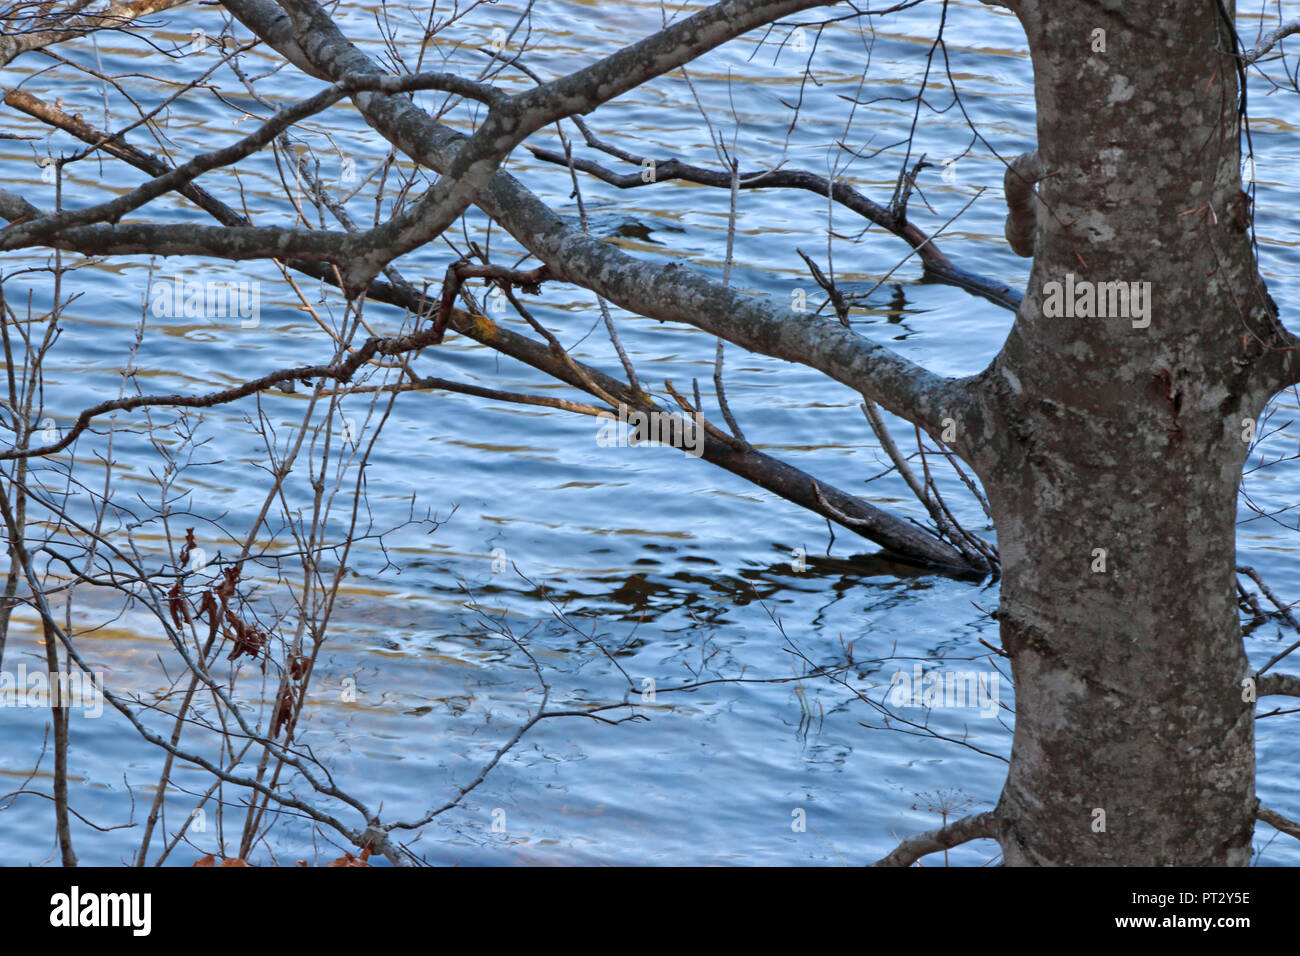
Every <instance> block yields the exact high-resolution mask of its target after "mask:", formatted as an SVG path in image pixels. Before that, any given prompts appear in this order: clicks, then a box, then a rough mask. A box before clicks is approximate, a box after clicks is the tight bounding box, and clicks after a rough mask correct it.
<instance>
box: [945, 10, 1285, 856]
mask: <svg viewBox="0 0 1300 956" xmlns="http://www.w3.org/2000/svg"><path fill="white" fill-rule="evenodd" d="M1103 8H1107V9H1113V10H1114V12H1113V13H1107V12H1106V10H1105V9H1103ZM1125 9H1127V10H1130V11H1133V12H1131V13H1129V12H1125ZM1018 13H1019V16H1020V18H1021V21H1022V23H1023V25H1024V27H1025V30H1026V33H1027V35H1028V38H1029V43H1030V49H1031V52H1032V56H1033V63H1034V72H1035V77H1036V81H1035V82H1036V95H1037V99H1038V137H1039V139H1038V152H1039V156H1040V159H1041V161H1042V172H1043V174H1044V178H1043V179H1042V180H1041V181H1040V182H1039V186H1038V192H1039V197H1040V200H1041V202H1040V203H1039V206H1038V214H1037V229H1036V237H1035V239H1036V241H1035V249H1034V255H1035V260H1034V267H1033V271H1032V274H1031V277H1030V282H1029V288H1028V290H1027V294H1026V297H1025V301H1024V304H1023V306H1022V308H1021V310H1020V312H1019V314H1018V316H1017V320H1016V325H1015V328H1014V330H1013V331H1012V333H1011V335H1010V336H1009V337H1008V340H1007V343H1006V345H1005V346H1004V348H1003V350H1002V352H1001V354H1000V355H999V356H998V358H997V360H996V361H995V362H994V363H993V365H992V366H990V368H989V369H988V370H987V371H986V372H984V373H983V374H982V375H980V376H978V377H977V378H976V379H973V380H972V381H971V383H970V384H971V391H972V395H973V400H974V404H975V405H976V411H974V412H973V413H972V414H971V416H970V420H971V421H972V423H973V425H974V428H973V431H972V433H971V434H970V436H969V438H970V439H971V442H970V444H969V446H968V447H967V448H966V449H965V450H966V451H967V452H968V453H969V454H970V455H971V457H972V458H973V459H974V462H975V465H976V468H977V470H978V471H979V472H980V475H981V478H982V479H983V480H984V483H985V486H986V488H987V489H988V493H989V499H990V504H991V506H992V508H993V511H994V519H995V522H996V526H997V529H998V544H999V549H1000V552H1001V556H1002V563H1003V573H1004V578H1003V581H1002V600H1001V607H1000V610H999V622H1000V625H1001V635H1002V642H1003V646H1004V649H1005V650H1006V651H1007V652H1008V654H1009V655H1010V657H1011V666H1012V671H1013V674H1014V677H1015V687H1016V718H1015V738H1014V742H1013V746H1012V755H1011V767H1010V771H1009V774H1008V778H1007V783H1006V786H1005V789H1004V791H1003V794H1002V799H1001V802H1000V804H999V807H998V813H997V816H998V818H999V821H1000V824H1001V835H1000V840H1001V843H1002V846H1003V849H1004V852H1005V859H1006V862H1007V863H1008V864H1010V865H1088V864H1092V865H1102V864H1145V865H1244V864H1247V863H1248V862H1249V859H1250V850H1251V834H1252V831H1253V823H1254V817H1255V810H1256V805H1257V801H1256V799H1255V774H1254V770H1255V756H1254V724H1253V717H1254V707H1253V703H1251V702H1249V701H1248V700H1244V699H1243V697H1245V696H1248V695H1245V694H1243V681H1244V680H1245V679H1246V678H1248V677H1249V674H1250V671H1249V666H1248V663H1247V660H1246V656H1245V653H1244V650H1243V647H1242V639H1241V632H1240V628H1239V625H1238V620H1237V609H1236V600H1235V590H1234V587H1235V585H1234V580H1235V579H1234V568H1235V563H1236V561H1235V557H1236V555H1235V538H1236V534H1235V524H1236V497H1237V482H1238V479H1239V477H1240V474H1241V466H1242V464H1243V462H1244V460H1245V456H1246V451H1247V442H1246V441H1245V440H1243V435H1246V434H1248V432H1247V431H1246V429H1247V428H1249V427H1250V426H1251V425H1252V424H1253V422H1254V421H1255V419H1256V417H1257V416H1258V415H1259V413H1260V412H1261V411H1262V409H1263V407H1264V404H1265V402H1266V400H1267V398H1268V396H1269V394H1270V392H1271V391H1272V390H1273V388H1275V387H1276V384H1277V383H1276V382H1275V381H1272V380H1273V379H1276V378H1277V377H1278V370H1279V369H1280V368H1281V365H1280V361H1279V359H1278V354H1279V353H1278V352H1277V350H1276V345H1277V340H1276V339H1275V338H1274V335H1273V329H1274V328H1275V324H1274V318H1273V314H1272V313H1273V309H1272V307H1271V302H1270V300H1269V299H1268V296H1267V293H1266V292H1265V290H1264V287H1263V284H1262V281H1261V280H1260V279H1259V278H1258V272H1257V269H1256V265H1255V261H1254V257H1253V253H1252V249H1251V241H1250V240H1251V236H1250V230H1249V222H1250V220H1249V207H1248V204H1247V201H1246V197H1245V195H1244V194H1243V193H1242V191H1241V181H1240V170H1239V152H1240V150H1239V143H1238V119H1239V105H1238V99H1237V97H1238V76H1237V70H1236V65H1235V60H1234V58H1233V55H1232V51H1233V49H1234V41H1233V36H1234V34H1232V33H1231V32H1230V30H1231V27H1230V24H1229V22H1228V20H1227V14H1226V13H1222V12H1221V11H1220V10H1219V8H1218V7H1217V6H1216V5H1215V4H1210V3H1204V2H1200V0H1196V2H1193V0H1171V2H1163V3H1159V4H1155V5H1152V6H1151V7H1150V8H1148V7H1146V6H1144V7H1143V9H1142V11H1141V13H1140V14H1139V13H1137V12H1136V11H1135V10H1134V8H1133V7H1132V6H1131V5H1130V6H1128V7H1127V8H1121V7H1120V5H1119V4H1114V5H1112V4H1108V3H1103V4H1100V5H1098V4H1096V3H1092V2H1080V0H1053V2H1052V3H1050V4H1048V3H1041V4H1040V3H1032V2H1028V0H1027V2H1025V3H1023V4H1022V5H1021V6H1020V9H1019V10H1018ZM1130 17H1132V18H1136V20H1137V21H1138V22H1129V18H1130ZM1096 29H1103V30H1105V41H1104V43H1105V48H1106V52H1104V53H1103V52H1100V51H1099V50H1097V49H1096V47H1097V46H1098V44H1097V42H1096V41H1097V38H1098V35H1097V34H1096V33H1095V32H1094V31H1095V30H1096ZM1071 276H1072V277H1073V278H1072V279H1071V278H1070V277H1071ZM1115 281H1122V282H1124V283H1126V284H1128V283H1135V282H1136V283H1149V284H1150V285H1149V290H1150V291H1149V295H1148V296H1147V298H1146V303H1145V304H1146V307H1147V308H1148V309H1149V311H1148V312H1147V315H1146V316H1143V315H1142V314H1141V312H1142V311H1143V307H1142V303H1141V294H1142V290H1143V288H1144V287H1143V286H1140V285H1139V286H1138V287H1136V288H1132V287H1130V288H1129V289H1128V291H1129V293H1130V295H1131V297H1130V301H1129V308H1128V310H1127V314H1126V315H1120V316H1111V317H1106V316H1105V315H1104V313H1102V314H1098V313H1099V312H1100V311H1101V309H1100V305H1101V302H1102V300H1101V299H1094V301H1093V303H1092V313H1093V314H1091V315H1090V314H1089V303H1088V301H1087V299H1086V296H1087V294H1088V293H1087V292H1084V291H1083V290H1084V288H1085V284H1086V283H1089V282H1091V283H1110V282H1115ZM1051 283H1060V284H1061V285H1060V288H1059V289H1058V288H1056V287H1054V286H1052V285H1051ZM1071 285H1073V288H1074V296H1073V297H1072V298H1073V301H1074V305H1075V306H1076V308H1075V309H1074V310H1073V312H1074V314H1073V315H1071V314H1070V311H1069V310H1068V306H1067V308H1066V311H1065V312H1064V314H1062V309H1061V303H1062V301H1063V300H1064V299H1065V293H1066V292H1068V291H1069V290H1070V288H1071ZM1112 288H1113V287H1112ZM1132 293H1136V295H1135V296H1134V295H1132ZM1080 296H1084V297H1085V298H1080ZM1102 299H1104V300H1106V301H1105V304H1106V306H1107V311H1112V309H1111V307H1112V306H1114V309H1113V311H1121V312H1122V311H1124V310H1123V309H1122V308H1121V307H1120V306H1121V303H1120V302H1119V300H1118V293H1115V294H1114V297H1112V295H1111V293H1110V292H1109V291H1108V290H1106V289H1103V296H1102ZM1148 322H1149V324H1147V323H1148Z"/></svg>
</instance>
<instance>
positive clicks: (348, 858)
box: [194, 849, 370, 866]
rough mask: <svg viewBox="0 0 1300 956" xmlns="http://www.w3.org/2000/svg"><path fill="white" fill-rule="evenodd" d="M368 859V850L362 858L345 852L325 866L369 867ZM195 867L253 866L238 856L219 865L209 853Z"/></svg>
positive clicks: (300, 864)
mask: <svg viewBox="0 0 1300 956" xmlns="http://www.w3.org/2000/svg"><path fill="white" fill-rule="evenodd" d="M368 859H370V851H369V850H368V849H367V850H362V851H361V855H360V856H353V855H352V854H351V853H349V852H347V851H346V850H344V851H343V855H342V856H341V857H339V858H338V859H337V860H331V861H330V862H328V863H326V864H325V865H326V866H369V865H370V864H369V863H367V862H366V861H367V860H368ZM194 865H195V866H252V865H253V864H251V863H249V862H248V861H247V860H245V859H243V858H242V857H237V856H231V857H225V858H223V859H222V861H221V862H220V863H218V862H217V861H216V858H215V857H213V855H212V854H211V853H209V854H208V855H207V856H205V857H204V858H203V859H201V860H199V861H197V862H196V863H195V864H194ZM298 865H299V866H306V865H307V861H306V860H299V861H298Z"/></svg>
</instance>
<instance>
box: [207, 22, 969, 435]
mask: <svg viewBox="0 0 1300 956" xmlns="http://www.w3.org/2000/svg"><path fill="white" fill-rule="evenodd" d="M224 5H225V6H226V8H227V9H228V10H230V12H231V13H232V14H233V15H234V16H235V17H237V18H238V19H239V20H240V21H241V22H243V23H244V24H245V25H246V26H247V27H248V28H249V29H251V30H252V31H253V32H254V33H256V34H257V35H258V36H260V37H262V39H263V40H265V41H266V42H268V43H269V44H271V45H272V46H274V47H275V48H276V49H277V50H279V51H280V52H281V53H282V54H283V55H285V56H286V57H290V58H294V57H297V60H296V61H295V62H296V63H297V65H298V66H300V67H301V68H302V69H304V70H305V71H307V72H309V73H310V74H311V75H314V76H318V77H321V78H329V79H332V78H334V77H336V76H338V75H343V74H344V73H346V72H358V73H378V72H382V71H381V70H380V68H379V67H378V66H377V65H376V64H375V63H373V62H372V61H371V60H370V59H369V58H367V57H366V56H364V54H362V53H361V52H360V51H359V50H357V49H356V48H355V47H354V46H352V44H350V43H349V42H348V41H347V40H346V39H345V38H343V37H342V35H341V34H339V32H338V30H337V29H336V28H334V27H333V26H332V25H330V26H329V27H327V28H326V27H323V28H322V29H321V30H319V31H317V32H314V33H312V34H310V35H309V36H306V37H302V36H298V37H295V35H294V31H293V29H292V24H291V23H290V22H289V20H288V18H287V17H285V16H284V15H283V14H282V13H281V12H280V11H279V10H277V9H276V8H274V7H273V6H271V5H270V4H268V3H267V2H266V0H226V2H225V4H224ZM810 5H811V4H805V5H804V6H810ZM340 71H341V72H340ZM353 100H354V102H355V103H356V105H357V107H358V109H359V110H360V111H361V113H362V115H363V116H364V117H365V118H366V121H367V122H368V123H370V125H371V126H373V127H374V128H375V129H376V130H378V131H379V132H380V133H381V134H382V135H384V137H385V138H387V139H388V140H390V141H391V142H392V143H393V144H394V145H396V146H397V147H398V148H399V149H401V150H402V151H403V152H405V153H406V154H407V155H409V156H411V157H412V158H413V159H415V160H416V161H417V162H420V163H422V164H424V165H426V166H429V167H431V168H433V169H435V170H436V171H438V172H439V173H441V174H443V175H444V176H445V175H449V172H450V170H451V169H452V168H453V163H454V160H455V159H456V157H457V155H458V152H459V147H460V146H461V145H462V144H463V142H464V141H465V137H464V136H463V135H462V134H460V133H458V132H456V131H455V130H452V129H450V128H449V127H446V126H443V125H442V124H439V123H437V122H435V121H434V120H433V119H432V118H431V117H430V116H429V115H428V114H427V113H425V112H424V111H423V110H421V109H419V108H418V107H417V106H415V105H414V104H413V103H411V102H410V101H409V100H407V99H404V98H402V97H393V96H385V95H382V94H374V93H359V94H357V95H356V96H355V97H354V98H353ZM474 202H475V204H476V205H478V206H479V207H480V208H481V209H482V210H483V211H484V212H485V213H487V215H489V216H490V217H492V218H493V219H494V220H496V221H497V222H498V223H500V224H501V225H502V226H503V227H504V228H505V229H506V230H507V231H508V232H510V234H511V235H512V236H514V238H515V239H516V240H517V241H518V242H520V243H521V244H522V245H523V246H524V247H525V248H527V249H529V250H530V251H531V252H532V253H533V254H534V255H535V256H536V257H537V258H538V259H540V260H541V261H542V262H543V263H545V264H546V265H547V266H548V267H549V269H550V272H551V274H552V275H553V276H554V277H555V278H557V279H559V280H561V281H567V282H573V283H574V284H577V285H580V286H583V287H584V288H587V289H590V290H591V291H593V292H595V293H596V294H598V295H601V296H603V297H605V298H606V299H608V300H610V301H611V302H613V303H615V304H616V305H618V306H620V307H621V308H623V309H626V310H627V311H629V312H633V313H636V314H639V315H644V316H648V317H650V318H655V319H659V320H662V321H673V322H682V323H684V324H687V325H692V326H694V327H696V328H699V329H702V330H703V331H705V332H708V333H710V334H712V335H717V336H719V337H721V338H724V339H727V340H728V341H730V342H733V343H735V344H737V345H740V346H742V347H744V348H747V349H750V350H751V351H758V352H762V353H764V354H767V355H771V356H774V357H776V358H783V359H786V360H788V361H793V362H801V363H803V364H806V365H809V366H811V367H813V368H816V369H818V370H819V371H822V372H824V373H826V374H827V375H829V376H831V377H832V378H834V379H836V380H837V381H840V382H842V383H844V384H846V385H848V386H849V387H851V388H853V389H855V390H857V391H860V392H862V393H863V394H865V395H866V396H867V397H868V398H870V399H871V400H873V401H876V402H878V403H879V404H881V405H883V406H885V407H886V408H888V409H889V410H890V411H892V412H894V414H896V415H899V416H901V417H903V418H905V419H907V420H908V421H911V422H914V423H916V424H919V425H920V426H921V427H923V428H925V429H926V430H927V431H930V432H935V433H937V432H938V431H940V430H941V428H942V423H943V420H944V419H945V418H953V419H954V420H957V421H958V422H959V425H960V423H961V421H962V418H963V416H964V414H965V411H966V409H967V407H968V405H967V403H968V400H969V399H968V392H967V384H966V382H965V381H962V382H956V381H953V380H949V379H946V378H943V377H941V376H937V375H934V374H933V373H931V372H929V371H927V370H926V369H924V368H922V367H920V366H918V365H916V364H915V363H913V362H911V361H909V360H907V359H905V358H903V357H901V356H899V355H897V354H896V353H894V352H892V351H891V350H889V349H886V348H884V347H882V346H880V345H877V344H875V343H873V342H870V341H869V340H867V339H865V338H862V337H861V336H858V335H855V334H854V333H852V332H850V331H849V330H847V329H845V328H844V327H843V326H841V325H839V323H837V322H828V321H825V320H821V319H817V318H811V317H808V316H803V315H800V314H797V313H793V312H791V311H790V310H789V308H788V307H785V308H781V307H778V306H774V305H772V304H771V303H769V302H765V301H762V300H759V299H757V298H755V297H753V296H749V295H745V294H741V293H737V292H735V291H732V290H730V289H727V288H726V287H724V286H722V285H721V284H720V283H717V282H714V281H712V280H710V279H708V278H706V277H704V276H703V275H701V274H699V273H696V272H694V271H693V270H689V269H684V268H681V267H679V266H677V265H676V264H675V263H671V264H669V265H667V266H657V265H653V264H649V263H645V262H642V261H640V260H637V259H635V258H633V257H631V256H629V255H627V254H625V253H624V252H622V251H621V250H619V249H617V248H615V247H614V246H612V245H610V244H609V243H605V242H601V241H600V240H598V239H593V238H590V237H588V236H585V235H584V234H583V233H582V231H581V229H579V228H578V227H576V226H575V225H574V224H572V223H570V222H569V221H567V220H566V219H565V218H564V217H562V216H560V215H558V214H556V213H555V212H554V211H553V210H551V209H550V208H548V207H547V206H546V205H545V204H544V203H542V202H541V200H539V199H538V198H537V197H536V196H535V195H534V194H533V193H531V192H530V191H529V190H527V189H526V188H525V187H524V186H523V185H522V184H520V183H519V182H518V180H516V179H515V178H514V177H512V176H510V175H508V174H506V173H503V172H498V173H497V174H495V175H494V176H493V177H492V178H491V180H490V181H489V183H488V184H487V186H486V187H485V188H484V189H483V190H482V191H481V192H480V193H479V194H478V196H477V198H476V199H475V200H474ZM963 431H964V430H960V429H959V434H962V433H963ZM958 450H959V451H961V450H964V449H961V448H959V449H958Z"/></svg>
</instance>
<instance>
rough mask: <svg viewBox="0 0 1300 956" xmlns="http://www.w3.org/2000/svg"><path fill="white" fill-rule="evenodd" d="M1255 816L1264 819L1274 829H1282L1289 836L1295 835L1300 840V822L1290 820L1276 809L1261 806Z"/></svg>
mask: <svg viewBox="0 0 1300 956" xmlns="http://www.w3.org/2000/svg"><path fill="white" fill-rule="evenodd" d="M1255 816H1257V817H1258V818H1259V819H1261V820H1263V821H1264V822H1265V823H1267V824H1268V825H1269V826H1271V827H1272V828H1273V829H1274V830H1281V831H1282V832H1283V833H1285V834H1287V835H1288V836H1293V837H1295V838H1296V839H1297V840H1300V823H1296V822H1295V821H1294V820H1288V819H1287V818H1286V817H1284V816H1282V814H1280V813H1278V812H1277V811H1276V810H1270V809H1269V808H1268V807H1260V808H1259V810H1258V811H1256V813H1255Z"/></svg>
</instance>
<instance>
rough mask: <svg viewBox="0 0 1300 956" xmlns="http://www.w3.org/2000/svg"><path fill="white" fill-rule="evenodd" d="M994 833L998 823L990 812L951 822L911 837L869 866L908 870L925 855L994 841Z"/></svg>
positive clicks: (996, 833)
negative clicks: (894, 867) (961, 845)
mask: <svg viewBox="0 0 1300 956" xmlns="http://www.w3.org/2000/svg"><path fill="white" fill-rule="evenodd" d="M998 831H999V826H998V819H997V816H996V814H995V813H994V812H993V811H989V812H988V813H977V814H975V815H974V816H969V817H963V818H962V819H960V820H954V821H953V822H952V823H949V824H948V825H947V826H943V827H939V828H938V829H937V830H929V831H927V832H925V833H920V834H917V835H916V836H914V837H909V838H908V839H906V840H904V841H903V842H902V843H900V844H899V845H898V847H897V848H896V849H895V850H894V851H893V852H892V853H890V854H889V855H888V856H886V857H882V858H881V859H879V860H877V861H876V862H875V863H873V864H871V865H872V866H911V865H912V864H913V863H915V862H916V861H917V860H919V859H920V858H921V857H923V856H925V855H926V854H927V853H938V852H939V851H940V850H951V849H952V848H953V847H955V846H959V845H960V844H962V843H969V842H970V841H971V840H982V839H990V840H996V839H997V838H998Z"/></svg>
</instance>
